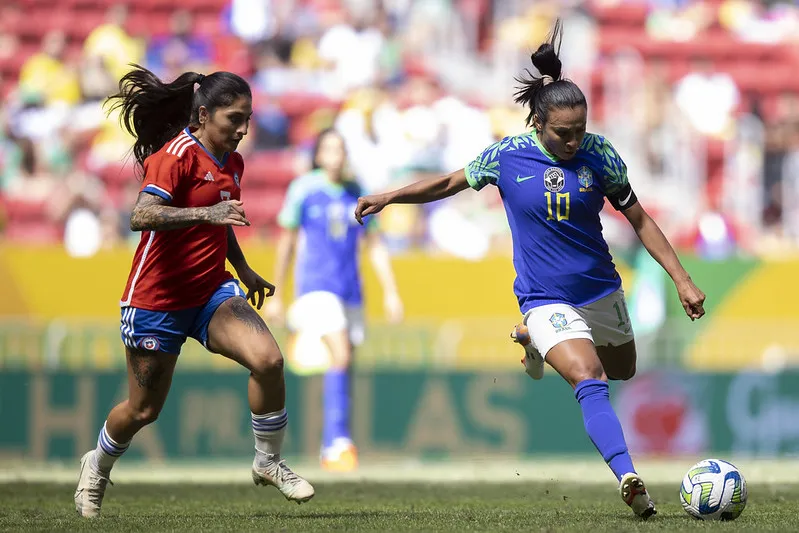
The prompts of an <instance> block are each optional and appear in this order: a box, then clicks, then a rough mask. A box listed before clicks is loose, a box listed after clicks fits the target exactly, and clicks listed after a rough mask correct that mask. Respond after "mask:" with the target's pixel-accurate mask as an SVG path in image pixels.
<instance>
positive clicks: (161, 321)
mask: <svg viewBox="0 0 799 533" xmlns="http://www.w3.org/2000/svg"><path fill="white" fill-rule="evenodd" d="M190 315H193V312H192V311H186V312H183V311H179V312H175V313H159V312H155V311H147V310H143V309H134V308H132V307H126V308H123V309H122V323H121V326H120V330H121V333H122V340H123V342H124V343H125V356H126V358H127V371H128V399H127V400H125V401H123V402H121V403H120V404H118V405H117V406H115V407H114V408H113V409H112V410H111V412H110V413H109V414H108V418H107V419H106V421H105V424H103V427H102V429H101V430H100V434H99V436H98V437H97V447H96V448H95V449H94V450H90V451H88V452H86V453H85V454H84V455H83V457H82V458H81V462H80V476H79V479H78V487H77V489H76V490H75V509H76V510H77V512H78V514H80V515H81V516H84V517H87V518H92V517H96V516H99V514H100V508H101V506H102V503H103V497H104V495H105V488H106V485H107V484H108V482H109V477H110V475H111V468H112V467H113V466H114V463H115V462H116V461H117V459H119V458H120V457H121V456H122V454H123V453H125V451H126V450H127V449H128V446H129V445H130V441H131V440H132V439H133V436H134V435H135V434H136V433H137V432H138V431H139V430H140V429H141V428H143V427H144V426H146V425H147V424H150V423H152V422H154V421H155V419H156V418H158V414H159V413H160V412H161V408H162V407H163V406H164V402H165V401H166V397H167V394H168V393H169V387H170V385H171V384H172V374H173V373H174V371H175V364H176V363H177V359H178V355H177V354H178V353H180V348H181V346H182V344H183V342H184V341H185V340H186V336H185V334H182V333H181V328H183V327H185V322H186V318H187V316H190Z"/></svg>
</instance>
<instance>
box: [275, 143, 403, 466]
mask: <svg viewBox="0 0 799 533" xmlns="http://www.w3.org/2000/svg"><path fill="white" fill-rule="evenodd" d="M312 157H313V159H312V161H313V169H312V170H311V172H309V173H307V174H305V175H303V176H300V177H299V178H297V179H295V180H294V181H293V182H292V183H291V185H290V186H289V189H288V192H287V194H286V200H285V203H284V205H283V208H282V210H281V211H280V215H279V216H278V222H279V224H280V225H281V226H282V228H283V233H282V235H281V237H280V240H279V241H278V247H277V263H276V267H275V285H276V286H277V287H278V292H277V293H276V294H275V296H274V297H273V298H272V299H271V300H270V301H269V303H268V304H267V307H266V313H267V317H268V318H269V319H270V320H272V321H275V322H277V323H283V322H284V321H285V320H286V319H287V323H288V326H289V328H290V329H291V330H292V331H294V332H295V333H297V334H300V335H311V336H315V337H317V338H321V339H322V340H323V342H324V345H325V346H326V347H327V350H328V352H329V354H330V364H329V367H328V369H327V371H326V373H325V381H324V405H323V408H324V426H323V432H322V449H321V462H322V466H323V467H325V468H327V469H329V470H334V471H349V470H353V469H354V468H356V466H357V462H358V459H357V451H356V448H355V445H354V443H353V441H352V436H351V432H350V412H351V409H350V369H351V366H352V360H353V349H354V347H355V346H357V345H359V344H361V342H363V338H364V322H363V308H362V305H363V297H362V288H361V276H360V267H359V261H358V255H359V253H358V252H359V248H360V245H361V243H363V242H365V243H366V244H367V245H368V246H369V248H370V258H371V260H372V264H373V265H374V268H375V272H376V274H377V277H378V279H379V280H380V284H381V285H382V287H383V294H384V303H385V309H386V315H387V316H388V319H389V320H390V321H392V322H399V321H400V320H401V319H402V314H403V307H402V301H401V300H400V297H399V294H398V292H397V286H396V283H395V281H394V274H393V271H392V269H391V261H390V258H389V254H388V250H387V249H386V247H385V246H384V245H383V242H382V240H381V237H380V233H379V231H378V230H377V227H376V224H374V223H373V222H372V223H369V224H367V225H366V228H363V227H361V226H360V225H358V224H357V223H355V221H354V220H353V218H352V211H353V209H354V208H355V205H356V203H357V201H358V197H359V196H360V194H361V188H360V186H359V185H358V184H357V183H356V182H355V181H354V180H352V179H351V177H350V176H349V175H348V170H347V152H346V149H345V146H344V139H343V138H342V137H341V135H340V134H338V133H337V132H336V131H335V130H332V129H329V130H325V131H323V132H321V133H320V134H319V136H318V137H317V140H316V145H315V147H314V150H313V156H312ZM298 242H299V244H300V247H299V250H298V252H297V260H296V267H295V277H294V278H295V288H296V291H295V292H296V295H297V299H296V300H295V302H294V303H293V304H292V306H291V307H290V309H289V311H288V313H287V314H286V313H285V312H284V309H285V308H284V305H283V300H282V295H281V293H280V288H281V287H283V286H284V281H285V279H286V276H287V273H288V269H289V264H290V263H291V261H292V257H293V255H294V251H295V249H296V248H297V244H298Z"/></svg>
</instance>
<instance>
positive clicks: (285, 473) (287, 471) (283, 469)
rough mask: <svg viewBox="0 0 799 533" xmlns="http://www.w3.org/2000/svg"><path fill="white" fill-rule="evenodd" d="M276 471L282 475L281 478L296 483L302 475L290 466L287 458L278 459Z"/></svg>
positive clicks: (286, 481)
mask: <svg viewBox="0 0 799 533" xmlns="http://www.w3.org/2000/svg"><path fill="white" fill-rule="evenodd" d="M276 473H277V475H278V476H279V477H280V480H281V481H283V482H285V483H290V484H295V483H297V482H299V481H300V476H298V475H297V474H295V473H294V471H293V470H292V469H291V468H289V467H288V465H287V464H286V460H285V459H281V460H280V461H278V463H277V472H276Z"/></svg>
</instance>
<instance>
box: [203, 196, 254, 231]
mask: <svg viewBox="0 0 799 533" xmlns="http://www.w3.org/2000/svg"><path fill="white" fill-rule="evenodd" d="M208 223H209V224H212V225H214V226H249V225H250V221H249V220H247V217H246V215H245V214H244V203H243V202H242V201H241V200H223V201H221V202H219V203H218V204H216V205H212V206H211V207H209V208H208Z"/></svg>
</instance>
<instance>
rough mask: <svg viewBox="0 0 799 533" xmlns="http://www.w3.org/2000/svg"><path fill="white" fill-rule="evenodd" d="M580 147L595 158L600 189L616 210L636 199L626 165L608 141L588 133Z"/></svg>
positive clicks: (629, 204)
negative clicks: (600, 184)
mask: <svg viewBox="0 0 799 533" xmlns="http://www.w3.org/2000/svg"><path fill="white" fill-rule="evenodd" d="M582 148H583V149H585V150H587V151H588V152H589V153H590V154H592V155H593V156H594V157H595V158H596V167H597V168H596V169H595V170H596V171H597V173H598V174H599V176H600V179H601V183H602V190H603V191H604V192H605V196H606V197H607V198H608V200H610V203H611V204H612V205H613V207H615V208H616V209H617V210H624V209H627V208H628V207H631V206H632V205H634V204H635V203H636V201H637V198H636V197H635V193H634V192H633V190H632V187H631V186H630V182H629V180H628V179H627V165H626V164H625V163H624V160H623V159H622V158H621V156H620V155H619V152H617V151H616V149H615V148H614V147H613V145H612V144H610V141H608V140H607V139H605V138H604V137H602V136H601V135H596V134H593V133H589V134H587V135H586V136H585V138H584V140H583V145H582Z"/></svg>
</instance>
